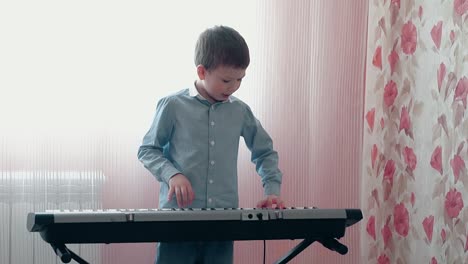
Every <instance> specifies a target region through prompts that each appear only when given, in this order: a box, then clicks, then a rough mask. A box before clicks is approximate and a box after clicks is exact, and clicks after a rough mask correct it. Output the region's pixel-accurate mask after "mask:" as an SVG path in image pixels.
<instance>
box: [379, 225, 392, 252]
mask: <svg viewBox="0 0 468 264" xmlns="http://www.w3.org/2000/svg"><path fill="white" fill-rule="evenodd" d="M381 233H382V237H383V241H384V248H387V246H388V243H389V242H390V239H391V238H392V231H391V230H390V227H389V226H388V224H385V225H384V227H383V228H382V231H381Z"/></svg>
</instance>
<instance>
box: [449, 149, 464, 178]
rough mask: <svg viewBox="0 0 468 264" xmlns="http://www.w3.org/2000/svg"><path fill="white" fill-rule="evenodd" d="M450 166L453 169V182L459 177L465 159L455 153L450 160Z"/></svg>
mask: <svg viewBox="0 0 468 264" xmlns="http://www.w3.org/2000/svg"><path fill="white" fill-rule="evenodd" d="M450 166H451V167H452V170H453V175H454V176H455V183H457V181H458V179H459V178H460V172H461V170H463V169H464V168H465V161H463V159H462V158H461V157H460V155H455V156H454V157H453V159H452V160H451V161H450Z"/></svg>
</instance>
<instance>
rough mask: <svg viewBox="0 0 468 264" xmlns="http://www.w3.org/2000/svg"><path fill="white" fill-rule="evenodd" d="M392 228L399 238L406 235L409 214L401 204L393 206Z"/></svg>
mask: <svg viewBox="0 0 468 264" xmlns="http://www.w3.org/2000/svg"><path fill="white" fill-rule="evenodd" d="M393 226H394V227H395V231H396V232H397V233H398V234H399V235H400V236H404V237H406V236H407V235H408V231H409V214H408V210H407V209H406V207H405V205H404V204H403V203H399V204H397V205H395V208H394V209H393Z"/></svg>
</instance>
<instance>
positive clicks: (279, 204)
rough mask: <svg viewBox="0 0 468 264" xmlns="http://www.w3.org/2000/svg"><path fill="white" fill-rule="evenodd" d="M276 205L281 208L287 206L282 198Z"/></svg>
mask: <svg viewBox="0 0 468 264" xmlns="http://www.w3.org/2000/svg"><path fill="white" fill-rule="evenodd" d="M276 207H277V208H279V209H284V208H286V206H284V202H283V201H282V200H280V201H279V203H278V204H276Z"/></svg>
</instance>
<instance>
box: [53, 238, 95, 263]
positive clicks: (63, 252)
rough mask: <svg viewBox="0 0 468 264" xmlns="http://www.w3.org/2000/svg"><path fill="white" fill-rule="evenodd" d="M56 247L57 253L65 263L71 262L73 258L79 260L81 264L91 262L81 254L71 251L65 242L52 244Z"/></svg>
mask: <svg viewBox="0 0 468 264" xmlns="http://www.w3.org/2000/svg"><path fill="white" fill-rule="evenodd" d="M50 245H51V246H52V248H53V249H54V252H55V254H57V256H59V257H60V260H62V262H63V263H69V262H70V261H71V260H72V259H73V260H75V261H76V262H78V263H79V264H89V262H87V261H86V260H84V259H82V258H81V257H80V256H78V255H77V254H75V252H73V251H71V250H70V249H69V248H67V246H65V244H56V243H51V244H50Z"/></svg>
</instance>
